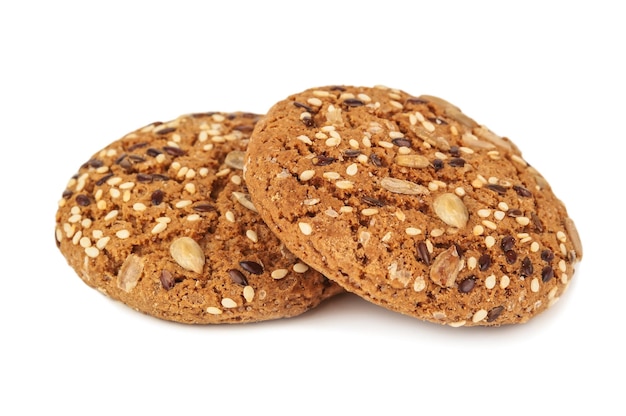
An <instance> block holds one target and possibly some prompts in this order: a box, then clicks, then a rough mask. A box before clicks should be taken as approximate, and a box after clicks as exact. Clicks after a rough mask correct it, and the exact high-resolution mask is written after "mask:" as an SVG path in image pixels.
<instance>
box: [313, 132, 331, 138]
mask: <svg viewBox="0 0 626 416" xmlns="http://www.w3.org/2000/svg"><path fill="white" fill-rule="evenodd" d="M315 138H316V139H318V140H323V139H327V138H328V136H327V135H326V134H324V133H322V132H321V131H318V132H317V133H315Z"/></svg>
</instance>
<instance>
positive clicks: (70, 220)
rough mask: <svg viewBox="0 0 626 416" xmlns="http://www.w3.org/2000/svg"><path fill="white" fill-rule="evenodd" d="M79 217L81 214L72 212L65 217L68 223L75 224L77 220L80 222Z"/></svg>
mask: <svg viewBox="0 0 626 416" xmlns="http://www.w3.org/2000/svg"><path fill="white" fill-rule="evenodd" d="M81 218H82V216H81V215H80V214H74V215H72V216H71V217H69V218H68V219H67V222H69V223H70V224H76V223H77V222H80V220H81Z"/></svg>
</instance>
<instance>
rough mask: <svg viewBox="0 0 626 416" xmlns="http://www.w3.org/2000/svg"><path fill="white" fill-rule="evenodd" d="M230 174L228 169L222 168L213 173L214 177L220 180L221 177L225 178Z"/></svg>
mask: <svg viewBox="0 0 626 416" xmlns="http://www.w3.org/2000/svg"><path fill="white" fill-rule="evenodd" d="M229 173H230V168H224V169H221V170H219V171H217V172H216V173H215V177H217V178H220V177H222V176H226V175H228V174H229Z"/></svg>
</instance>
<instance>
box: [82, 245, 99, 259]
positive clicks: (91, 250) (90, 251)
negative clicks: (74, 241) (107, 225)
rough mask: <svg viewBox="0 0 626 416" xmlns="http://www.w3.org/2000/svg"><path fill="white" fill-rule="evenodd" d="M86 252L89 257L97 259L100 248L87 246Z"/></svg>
mask: <svg viewBox="0 0 626 416" xmlns="http://www.w3.org/2000/svg"><path fill="white" fill-rule="evenodd" d="M85 254H86V255H87V256H88V257H91V258H92V259H95V258H96V257H98V255H99V254H100V250H98V248H97V247H94V246H90V247H85Z"/></svg>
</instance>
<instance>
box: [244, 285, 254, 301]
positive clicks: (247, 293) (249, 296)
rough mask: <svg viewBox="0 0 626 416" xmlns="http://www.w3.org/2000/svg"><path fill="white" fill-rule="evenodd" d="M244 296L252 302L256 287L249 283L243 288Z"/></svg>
mask: <svg viewBox="0 0 626 416" xmlns="http://www.w3.org/2000/svg"><path fill="white" fill-rule="evenodd" d="M243 297H244V299H245V300H246V302H252V299H254V289H253V288H252V286H249V285H248V286H245V287H244V288H243Z"/></svg>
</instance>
